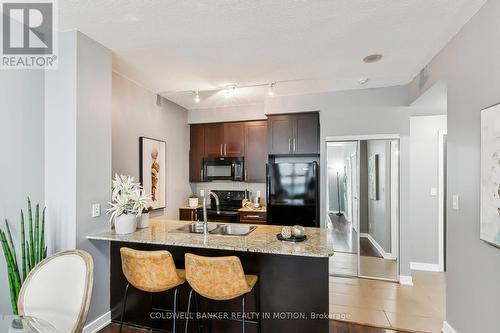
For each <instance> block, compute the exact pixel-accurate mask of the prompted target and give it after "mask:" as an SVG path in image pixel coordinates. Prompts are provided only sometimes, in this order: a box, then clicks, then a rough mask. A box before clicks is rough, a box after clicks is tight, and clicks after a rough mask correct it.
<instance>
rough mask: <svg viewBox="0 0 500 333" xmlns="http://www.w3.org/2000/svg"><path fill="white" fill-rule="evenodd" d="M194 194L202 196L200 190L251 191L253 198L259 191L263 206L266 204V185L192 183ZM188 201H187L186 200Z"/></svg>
mask: <svg viewBox="0 0 500 333" xmlns="http://www.w3.org/2000/svg"><path fill="white" fill-rule="evenodd" d="M190 185H191V190H192V191H193V193H196V194H197V195H200V190H217V191H223V190H227V191H244V190H248V191H250V198H253V197H254V196H255V194H256V193H257V191H260V196H261V200H260V203H261V204H262V205H265V204H266V184H265V183H245V182H232V181H227V182H225V181H217V182H215V181H214V182H207V183H191V184H190ZM186 201H187V199H186Z"/></svg>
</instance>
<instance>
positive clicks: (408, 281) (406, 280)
mask: <svg viewBox="0 0 500 333" xmlns="http://www.w3.org/2000/svg"><path fill="white" fill-rule="evenodd" d="M399 283H400V284H402V285H405V286H413V278H412V277H411V275H400V276H399Z"/></svg>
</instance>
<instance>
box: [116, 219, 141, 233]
mask: <svg viewBox="0 0 500 333" xmlns="http://www.w3.org/2000/svg"><path fill="white" fill-rule="evenodd" d="M136 228H137V218H136V216H135V214H122V215H120V216H118V217H117V218H116V219H115V233H116V234H118V235H126V234H131V233H133V232H134V231H135V229H136Z"/></svg>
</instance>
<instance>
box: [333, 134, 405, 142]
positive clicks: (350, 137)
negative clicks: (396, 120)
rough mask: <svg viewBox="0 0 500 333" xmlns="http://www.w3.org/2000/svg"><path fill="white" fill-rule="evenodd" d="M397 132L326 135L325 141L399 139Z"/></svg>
mask: <svg viewBox="0 0 500 333" xmlns="http://www.w3.org/2000/svg"><path fill="white" fill-rule="evenodd" d="M399 138H401V135H399V134H372V135H344V136H327V137H326V138H325V142H330V141H359V140H391V139H399Z"/></svg>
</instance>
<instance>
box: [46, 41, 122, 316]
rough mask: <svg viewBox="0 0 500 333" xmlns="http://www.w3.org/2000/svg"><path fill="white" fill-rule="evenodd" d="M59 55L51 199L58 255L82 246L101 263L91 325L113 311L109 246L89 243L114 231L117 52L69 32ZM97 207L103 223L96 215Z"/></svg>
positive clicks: (49, 123) (49, 146)
mask: <svg viewBox="0 0 500 333" xmlns="http://www.w3.org/2000/svg"><path fill="white" fill-rule="evenodd" d="M59 54H60V57H59V69H58V70H56V71H48V72H47V74H46V80H45V94H46V95H45V96H46V115H45V116H46V117H45V126H46V127H45V153H46V155H45V166H46V168H45V171H46V173H45V179H46V184H47V186H46V187H45V197H46V204H47V206H48V217H49V223H50V226H51V228H50V230H51V235H52V236H53V237H52V243H51V246H53V250H54V251H60V250H66V249H73V248H79V249H83V250H85V251H87V252H89V253H90V255H91V256H92V258H93V260H94V286H93V291H92V302H91V306H90V311H89V315H88V319H87V322H91V321H93V320H95V319H97V318H98V317H100V316H101V315H103V314H105V313H107V312H108V311H109V244H108V243H106V242H90V241H88V240H87V239H86V238H85V237H86V236H87V235H88V234H91V233H94V232H97V231H101V230H103V229H106V228H109V225H108V223H107V216H106V215H105V209H106V206H107V202H109V200H110V199H111V65H112V64H111V51H110V50H109V49H107V48H105V47H103V46H102V45H100V44H98V43H97V42H95V41H93V40H92V39H90V38H88V37H87V36H85V35H83V34H82V33H80V32H77V31H69V32H63V33H60V35H59ZM94 203H98V204H100V205H101V216H100V217H96V218H92V217H91V213H92V209H91V208H92V204H94Z"/></svg>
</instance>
